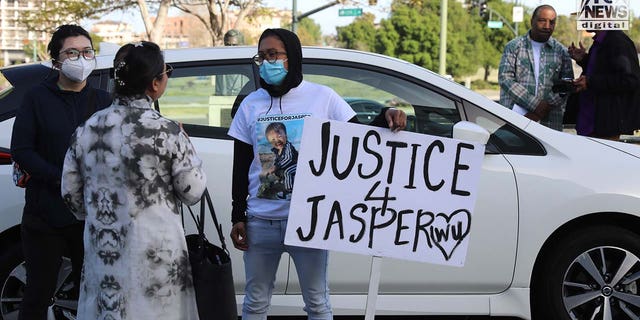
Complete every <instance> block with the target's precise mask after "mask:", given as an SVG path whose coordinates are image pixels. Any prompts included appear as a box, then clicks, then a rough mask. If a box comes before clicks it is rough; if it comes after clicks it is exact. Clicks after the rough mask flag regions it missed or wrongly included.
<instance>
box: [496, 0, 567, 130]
mask: <svg viewBox="0 0 640 320" xmlns="http://www.w3.org/2000/svg"><path fill="white" fill-rule="evenodd" d="M555 25H556V11H555V9H554V8H553V7H552V6H549V5H541V6H539V7H537V8H536V9H535V10H534V11H533V15H532V17H531V30H529V32H527V34H525V35H523V36H520V37H518V38H515V39H513V40H511V41H509V43H507V45H506V47H505V48H504V54H503V55H502V59H501V60H500V67H499V75H498V82H499V83H500V104H502V105H503V106H505V107H507V108H510V109H513V110H514V111H516V112H518V113H520V114H522V115H524V116H525V117H527V118H529V119H531V120H533V121H538V122H540V123H541V124H542V125H545V126H547V127H550V128H552V129H555V130H562V116H563V114H564V107H565V104H566V102H567V97H566V93H560V92H558V93H555V92H553V90H552V87H553V85H554V83H560V82H561V79H563V78H570V79H573V68H572V64H571V58H570V57H569V53H568V52H567V48H566V47H565V46H563V45H562V44H560V42H558V41H557V40H556V39H554V38H552V37H551V35H552V34H553V30H554V29H555Z"/></svg>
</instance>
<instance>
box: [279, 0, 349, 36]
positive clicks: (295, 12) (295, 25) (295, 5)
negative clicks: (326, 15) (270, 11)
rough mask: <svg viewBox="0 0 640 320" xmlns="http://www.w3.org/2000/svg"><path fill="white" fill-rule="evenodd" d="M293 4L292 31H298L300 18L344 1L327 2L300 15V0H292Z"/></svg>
mask: <svg viewBox="0 0 640 320" xmlns="http://www.w3.org/2000/svg"><path fill="white" fill-rule="evenodd" d="M292 2H293V4H292V5H291V32H293V33H296V31H297V30H298V22H300V20H302V19H304V18H306V17H308V16H310V15H312V14H314V13H316V12H318V11H322V10H324V9H327V8H330V7H333V6H335V5H336V4H339V3H340V2H342V1H341V0H335V1H332V2H330V3H328V4H325V5H324V6H321V7H318V8H315V9H313V10H309V11H307V12H305V13H303V14H301V15H298V1H297V0H292Z"/></svg>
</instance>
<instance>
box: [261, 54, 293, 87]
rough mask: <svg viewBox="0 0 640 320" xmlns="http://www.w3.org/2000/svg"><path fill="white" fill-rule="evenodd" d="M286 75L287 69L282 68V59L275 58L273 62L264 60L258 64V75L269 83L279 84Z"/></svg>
mask: <svg viewBox="0 0 640 320" xmlns="http://www.w3.org/2000/svg"><path fill="white" fill-rule="evenodd" d="M286 76H287V69H285V68H284V60H276V62H275V63H271V62H268V61H266V60H265V61H264V62H263V63H262V64H261V65H260V77H261V78H262V79H264V81H265V82H266V83H268V84H270V85H274V86H279V85H281V84H282V81H283V80H284V77H286Z"/></svg>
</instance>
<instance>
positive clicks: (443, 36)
mask: <svg viewBox="0 0 640 320" xmlns="http://www.w3.org/2000/svg"><path fill="white" fill-rule="evenodd" d="M440 13H441V15H440V68H439V69H438V73H440V75H445V74H446V73H447V0H441V2H440Z"/></svg>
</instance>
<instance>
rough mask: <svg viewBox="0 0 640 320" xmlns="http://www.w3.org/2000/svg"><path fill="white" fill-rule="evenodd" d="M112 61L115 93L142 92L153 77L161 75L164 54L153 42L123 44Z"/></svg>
mask: <svg viewBox="0 0 640 320" xmlns="http://www.w3.org/2000/svg"><path fill="white" fill-rule="evenodd" d="M113 63H114V66H113V68H114V72H113V74H114V75H113V77H114V80H115V94H116V95H121V96H134V95H141V94H144V93H145V91H146V90H147V88H148V87H149V85H151V82H152V81H153V79H156V78H158V79H160V78H162V77H163V75H162V72H163V71H164V55H163V54H162V51H161V50H160V47H159V46H158V45H157V44H155V43H153V42H149V41H141V42H136V43H129V44H125V45H124V46H122V47H120V49H119V50H118V52H117V53H116V55H115V59H114V61H113Z"/></svg>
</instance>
